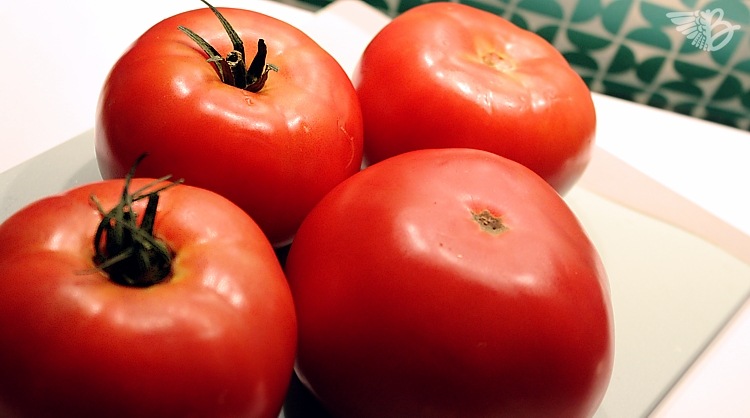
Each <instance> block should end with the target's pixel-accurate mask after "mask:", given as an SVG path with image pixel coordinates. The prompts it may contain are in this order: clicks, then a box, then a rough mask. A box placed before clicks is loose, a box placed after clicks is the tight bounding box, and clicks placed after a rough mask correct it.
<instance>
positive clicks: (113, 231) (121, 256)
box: [91, 154, 182, 287]
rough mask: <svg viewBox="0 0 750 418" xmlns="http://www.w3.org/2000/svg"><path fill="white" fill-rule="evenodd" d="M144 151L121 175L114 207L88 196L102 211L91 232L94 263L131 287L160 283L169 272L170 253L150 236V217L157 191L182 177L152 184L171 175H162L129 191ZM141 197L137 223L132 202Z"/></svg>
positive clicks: (152, 220)
mask: <svg viewBox="0 0 750 418" xmlns="http://www.w3.org/2000/svg"><path fill="white" fill-rule="evenodd" d="M146 155H147V154H142V155H141V156H140V157H138V159H136V162H135V164H133V166H132V167H131V169H130V172H128V174H127V176H126V177H125V185H124V187H123V190H122V196H121V197H120V201H119V202H118V203H117V205H116V206H115V207H114V208H112V209H110V210H109V211H106V210H104V208H103V207H102V205H101V203H100V202H99V200H98V199H97V197H96V196H94V195H92V196H91V200H92V201H93V202H94V204H95V205H96V208H97V210H98V211H99V213H100V214H101V215H102V220H101V222H100V223H99V225H98V227H97V228H96V233H95V234H94V265H95V266H96V268H97V269H99V270H100V271H103V272H105V273H106V274H107V276H108V277H109V279H110V280H112V281H113V282H115V283H117V284H120V285H124V286H131V287H148V286H151V285H154V284H157V283H161V282H162V281H164V280H165V279H166V278H167V277H169V275H170V274H171V273H172V253H171V251H170V249H169V248H168V247H167V245H166V243H164V242H163V241H162V240H160V239H158V238H156V237H155V236H154V221H155V219H156V209H157V206H158V204H159V193H161V192H162V191H164V190H166V189H168V188H170V187H173V186H176V185H178V184H181V183H182V180H177V181H175V182H172V183H170V184H167V185H163V186H160V187H156V188H154V186H156V185H157V184H159V183H161V182H163V181H166V180H168V179H169V178H170V177H171V176H165V177H162V178H159V179H156V180H154V181H153V182H151V183H149V184H147V185H145V186H143V187H141V188H140V189H138V190H136V191H134V192H133V193H130V191H129V188H130V182H131V180H132V179H133V177H134V176H135V169H136V167H137V166H138V164H140V162H141V161H142V160H143V159H144V158H145V157H146ZM150 189H153V190H150ZM141 199H148V201H147V202H146V209H145V210H144V212H143V217H142V219H141V224H140V225H138V223H137V218H138V215H137V214H136V213H135V211H134V210H133V203H134V202H136V201H138V200H141Z"/></svg>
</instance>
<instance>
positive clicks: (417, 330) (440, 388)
mask: <svg viewBox="0 0 750 418" xmlns="http://www.w3.org/2000/svg"><path fill="white" fill-rule="evenodd" d="M484 210H489V211H490V212H491V213H492V214H494V215H495V216H498V215H499V216H500V217H501V219H502V222H503V224H504V225H505V226H506V227H507V228H508V229H507V230H505V231H504V232H502V233H500V234H499V235H493V234H490V233H488V232H486V231H484V230H482V229H481V228H480V227H479V224H478V223H477V222H476V221H474V219H473V215H472V213H481V212H482V211H484ZM285 269H286V273H287V279H288V280H289V282H290V285H291V288H292V294H293V296H294V300H295V306H296V308H297V315H298V323H299V347H298V356H297V364H296V371H297V374H298V375H299V376H300V379H301V380H302V381H303V382H305V384H306V385H307V386H308V387H309V388H310V390H311V391H312V392H313V393H315V394H316V395H317V396H318V398H319V399H320V400H321V403H322V404H323V405H325V406H326V408H327V409H328V410H329V411H330V412H331V413H332V415H334V416H336V417H342V418H343V417H353V416H356V417H384V416H387V417H416V416H429V417H438V418H440V417H456V416H461V417H467V418H472V417H505V416H523V417H550V416H555V417H583V416H590V415H592V414H593V413H594V411H595V410H596V408H597V407H598V405H599V403H600V402H601V399H602V397H603V396H604V392H605V390H606V388H607V385H608V383H609V377H610V375H611V369H612V362H613V339H614V336H613V323H612V311H611V302H610V299H609V288H608V283H607V278H606V273H605V271H604V269H603V266H602V264H601V262H600V259H599V257H598V254H597V252H596V250H595V248H594V247H593V246H592V244H591V243H590V241H589V239H588V238H587V236H586V235H585V232H584V231H583V230H582V228H581V226H580V224H579V223H578V221H577V219H576V218H575V216H574V215H573V214H572V212H571V211H570V210H569V209H568V207H567V205H566V204H565V203H564V201H563V200H562V199H561V198H560V197H559V195H558V194H557V193H555V191H554V190H553V189H552V188H551V187H550V186H549V185H548V184H547V183H545V182H544V181H543V180H542V179H541V178H539V177H538V176H536V175H534V174H533V173H532V172H531V171H529V170H528V169H527V168H525V167H523V166H521V165H519V164H517V163H514V162H512V161H510V160H507V159H504V158H502V157H499V156H497V155H494V154H491V153H488V152H485V151H479V150H470V149H462V150H458V149H434V150H420V151H413V152H409V153H405V154H401V155H399V156H396V157H392V158H390V159H388V160H385V161H383V162H380V163H377V164H375V165H373V166H370V167H368V168H366V169H364V170H363V171H362V172H360V173H358V174H356V175H355V176H353V177H352V178H350V179H349V180H346V181H345V182H343V183H342V184H341V185H339V186H338V187H336V188H335V189H334V190H333V191H332V192H331V193H330V194H329V195H327V196H326V197H325V198H324V199H323V200H322V201H321V202H320V203H319V205H318V206H316V208H315V209H313V211H312V212H311V213H310V215H309V216H308V218H307V219H306V220H305V222H304V223H303V224H302V226H301V228H300V230H299V232H298V234H297V236H296V238H295V240H294V242H293V243H292V246H291V251H290V253H289V257H288V259H287V263H286V266H285Z"/></svg>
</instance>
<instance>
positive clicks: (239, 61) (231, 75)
mask: <svg viewBox="0 0 750 418" xmlns="http://www.w3.org/2000/svg"><path fill="white" fill-rule="evenodd" d="M201 1H202V2H203V3H204V4H205V5H206V6H208V8H209V9H211V11H212V12H214V14H215V15H216V17H217V18H218V19H219V21H220V22H221V24H222V26H224V30H225V31H226V32H227V35H229V39H230V40H231V41H232V51H230V52H229V53H228V54H227V56H226V57H222V56H221V54H220V53H219V51H217V50H216V48H214V47H213V46H212V45H211V44H209V43H208V42H207V41H206V40H205V39H203V38H202V37H201V36H200V35H198V34H197V33H195V32H193V31H192V30H190V29H188V28H186V27H184V26H178V29H179V30H181V31H182V32H184V33H185V34H186V35H187V36H189V37H190V39H192V40H193V41H194V42H195V43H197V44H198V46H200V47H201V49H203V51H204V52H205V53H206V54H207V55H208V60H207V61H208V62H210V63H213V64H214V65H215V66H216V71H217V72H218V73H219V78H220V79H221V81H222V82H223V83H225V84H229V85H230V86H234V87H238V88H241V89H244V90H248V91H251V92H253V93H257V92H259V91H260V90H261V89H262V88H263V86H264V85H265V84H266V80H267V79H268V72H269V71H271V70H273V71H276V72H278V71H279V68H278V67H277V66H275V65H273V64H268V63H266V56H267V55H268V48H267V47H266V42H265V41H264V40H263V39H258V52H257V53H256V54H255V57H253V60H252V61H251V62H250V66H249V67H247V68H245V63H246V60H245V45H244V43H243V42H242V39H240V36H239V35H238V34H237V31H235V30H234V28H233V27H232V25H231V24H229V21H227V19H226V18H224V16H223V15H222V14H221V13H220V12H219V10H217V9H216V8H215V7H214V6H212V5H211V4H209V3H208V2H207V1H206V0H201Z"/></svg>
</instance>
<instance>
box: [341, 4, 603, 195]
mask: <svg viewBox="0 0 750 418" xmlns="http://www.w3.org/2000/svg"><path fill="white" fill-rule="evenodd" d="M353 80H354V84H355V87H356V89H357V93H358V95H359V98H360V102H361V106H362V114H363V117H364V128H365V145H364V152H365V160H366V161H367V162H368V163H373V162H377V161H381V160H383V159H385V158H388V157H390V156H393V155H396V154H399V153H403V152H406V151H410V150H416V149H423V148H446V147H447V148H450V147H467V148H477V149H483V150H487V151H490V152H493V153H496V154H499V155H502V156H504V157H507V158H510V159H512V160H514V161H517V162H519V163H521V164H523V165H525V166H527V167H528V168H530V169H532V170H533V171H534V172H536V173H537V174H539V175H540V176H542V177H543V178H544V179H545V180H547V181H548V182H549V183H550V184H551V185H552V186H553V187H554V188H555V189H557V190H558V192H560V193H565V192H567V191H568V190H569V189H570V188H571V187H572V186H573V184H575V182H576V181H577V180H578V178H579V177H580V176H581V174H582V173H583V171H584V169H585V168H586V166H587V164H588V161H589V159H590V154H591V148H592V146H593V143H594V135H595V130H596V112H595V109H594V104H593V101H592V98H591V93H590V91H589V89H588V87H587V86H586V84H585V83H584V82H583V80H582V79H581V77H580V76H579V75H578V74H577V73H575V72H574V71H573V70H572V69H571V68H570V66H569V65H568V63H567V61H566V60H565V58H563V56H562V54H560V52H558V51H557V50H556V49H555V48H554V47H553V46H552V45H550V44H549V43H548V42H547V41H546V40H544V39H543V38H541V37H539V36H537V35H536V34H534V33H533V32H530V31H527V30H524V29H522V28H519V27H518V26H515V25H514V24H512V23H510V22H509V21H507V20H505V19H503V18H501V17H500V16H497V15H494V14H492V13H489V12H486V11H482V10H479V9H476V8H473V7H470V6H467V5H463V4H457V3H444V2H437V3H428V4H424V5H420V6H417V7H414V8H412V9H409V10H408V11H406V12H404V13H403V14H401V15H399V16H397V17H396V18H395V19H393V21H391V22H390V23H389V24H388V25H387V26H385V27H384V28H383V29H382V30H381V31H380V32H379V33H378V34H377V35H376V36H375V37H374V39H373V40H372V41H371V42H370V44H369V45H368V46H367V48H366V49H365V51H364V53H363V55H362V57H361V60H360V62H359V65H358V67H357V69H356V70H355V72H354V74H353Z"/></svg>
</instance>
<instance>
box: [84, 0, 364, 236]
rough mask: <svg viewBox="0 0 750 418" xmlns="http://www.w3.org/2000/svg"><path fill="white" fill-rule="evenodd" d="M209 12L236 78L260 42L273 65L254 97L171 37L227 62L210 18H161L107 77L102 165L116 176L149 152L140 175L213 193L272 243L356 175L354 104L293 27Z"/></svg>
mask: <svg viewBox="0 0 750 418" xmlns="http://www.w3.org/2000/svg"><path fill="white" fill-rule="evenodd" d="M218 10H219V11H220V13H221V14H222V15H223V17H224V18H225V19H226V20H227V21H228V22H229V23H230V25H231V26H232V27H233V28H234V29H235V30H236V32H237V34H238V36H239V38H240V39H241V40H243V41H244V42H243V48H246V50H247V56H246V58H245V61H246V65H243V66H240V67H243V69H244V67H245V66H248V67H250V66H251V65H250V61H251V58H252V55H253V54H255V51H256V45H258V44H259V43H260V40H261V39H263V45H266V48H267V51H266V52H267V56H266V57H265V58H266V60H267V62H268V63H269V64H273V66H274V67H268V66H265V63H264V62H263V60H260V61H261V62H260V64H259V65H256V67H257V68H258V69H259V71H260V74H261V76H259V77H258V78H262V79H263V80H264V83H256V84H255V87H258V85H259V84H260V85H262V88H261V89H260V90H259V91H257V92H253V91H249V90H246V89H244V88H241V87H235V86H234V85H229V84H225V83H224V82H222V80H221V79H220V76H219V73H218V72H217V67H216V66H215V65H214V64H213V63H210V62H207V57H208V55H207V54H206V52H205V51H204V50H203V49H202V48H201V47H200V46H199V45H198V44H197V43H196V42H194V41H193V40H192V39H191V37H190V36H189V35H188V34H186V33H185V32H183V31H181V30H180V29H178V27H179V26H183V27H186V28H188V29H190V30H191V31H192V32H193V33H195V34H197V35H198V36H200V37H202V38H203V39H205V40H206V41H207V42H208V43H209V44H211V45H212V46H213V47H214V48H215V49H216V50H217V52H218V53H219V55H221V56H226V55H232V54H231V53H230V51H233V50H237V49H238V48H236V47H235V46H234V45H233V44H232V43H231V42H230V38H229V36H228V35H227V32H226V31H225V29H224V27H223V26H222V23H221V22H220V21H219V19H217V16H215V15H214V13H212V11H211V10H209V9H200V10H195V11H189V12H186V13H182V14H178V15H176V16H173V17H170V18H168V19H165V20H164V21H162V22H160V23H158V24H156V25H155V26H153V27H152V28H150V29H149V30H148V31H146V32H145V33H144V34H143V35H142V36H141V37H140V38H139V39H138V40H137V41H135V43H134V44H133V45H132V46H131V47H130V48H129V50H128V51H127V52H126V53H125V54H124V55H123V56H122V57H121V58H120V59H119V61H118V62H117V63H116V64H115V65H114V67H113V68H112V70H111V72H110V74H109V76H108V78H107V79H106V82H105V84H104V87H103V90H102V92H101V96H100V100H99V106H98V110H97V115H96V155H97V159H98V163H99V168H100V171H101V173H102V175H103V176H104V177H105V178H117V177H122V176H123V175H124V174H125V173H126V172H127V171H128V169H129V168H130V165H131V163H132V162H133V161H134V160H135V158H136V157H137V156H139V155H140V154H142V153H144V152H148V153H149V155H150V156H149V158H148V160H147V161H144V162H143V164H142V166H141V168H140V172H141V173H142V175H143V176H145V177H158V176H160V175H162V174H163V173H170V174H173V175H174V176H176V177H180V178H184V179H185V181H186V183H187V184H190V185H194V186H198V187H202V188H207V189H210V190H213V191H215V192H218V193H219V194H221V195H223V196H225V197H227V198H229V199H230V200H232V201H233V202H234V203H236V204H237V205H239V206H240V207H241V208H243V209H244V210H245V211H247V212H248V213H249V214H250V215H251V216H252V217H253V219H254V220H255V221H256V222H257V223H258V224H259V225H260V227H261V229H263V231H264V232H265V233H266V235H267V236H268V238H269V240H270V241H271V242H272V243H273V244H274V245H277V246H280V245H282V244H284V243H286V242H288V241H289V240H290V239H291V238H292V237H293V235H294V233H295V231H296V230H297V227H298V226H299V224H300V223H301V222H302V219H303V218H304V216H305V215H306V214H307V212H308V211H309V210H310V209H311V208H312V207H313V205H314V204H315V203H317V201H318V200H319V199H320V198H321V197H322V196H323V195H324V194H325V193H326V192H328V191H329V190H330V189H331V188H332V187H333V186H335V185H336V184H338V183H339V182H341V181H342V180H344V179H345V178H347V177H349V176H350V175H352V174H354V173H355V172H357V171H359V168H360V166H361V161H362V135H363V134H362V115H361V112H360V107H359V102H358V100H357V95H356V92H355V91H354V87H353V86H352V83H351V81H350V80H349V78H348V76H347V74H346V73H345V71H344V70H343V69H342V68H341V66H340V65H339V64H338V62H337V61H336V60H335V59H334V58H333V57H332V56H330V55H329V54H328V53H327V52H326V51H324V50H323V49H322V48H321V47H320V46H319V45H318V44H316V43H315V42H314V41H313V40H312V39H311V38H309V37H308V36H307V35H305V34H304V33H303V32H301V31H300V30H298V29H296V28H294V27H292V26H291V25H289V24H287V23H285V22H282V21H280V20H277V19H274V18H271V17H269V16H266V15H262V14H259V13H255V12H252V11H248V10H240V9H225V8H221V9H218ZM258 50H261V47H260V46H259V47H258ZM233 56H234V57H235V58H232V59H230V60H229V61H231V60H233V59H236V57H237V54H234V55H233ZM235 68H238V67H235ZM272 68H275V69H277V70H278V71H271V72H270V73H269V72H268V70H269V69H272ZM251 72H252V71H248V72H247V74H248V75H249V74H250V73H251ZM227 73H228V72H227ZM248 78H249V76H248ZM243 79H244V77H243ZM237 80H240V78H237ZM248 88H250V87H248ZM251 90H254V89H253V88H251Z"/></svg>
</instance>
